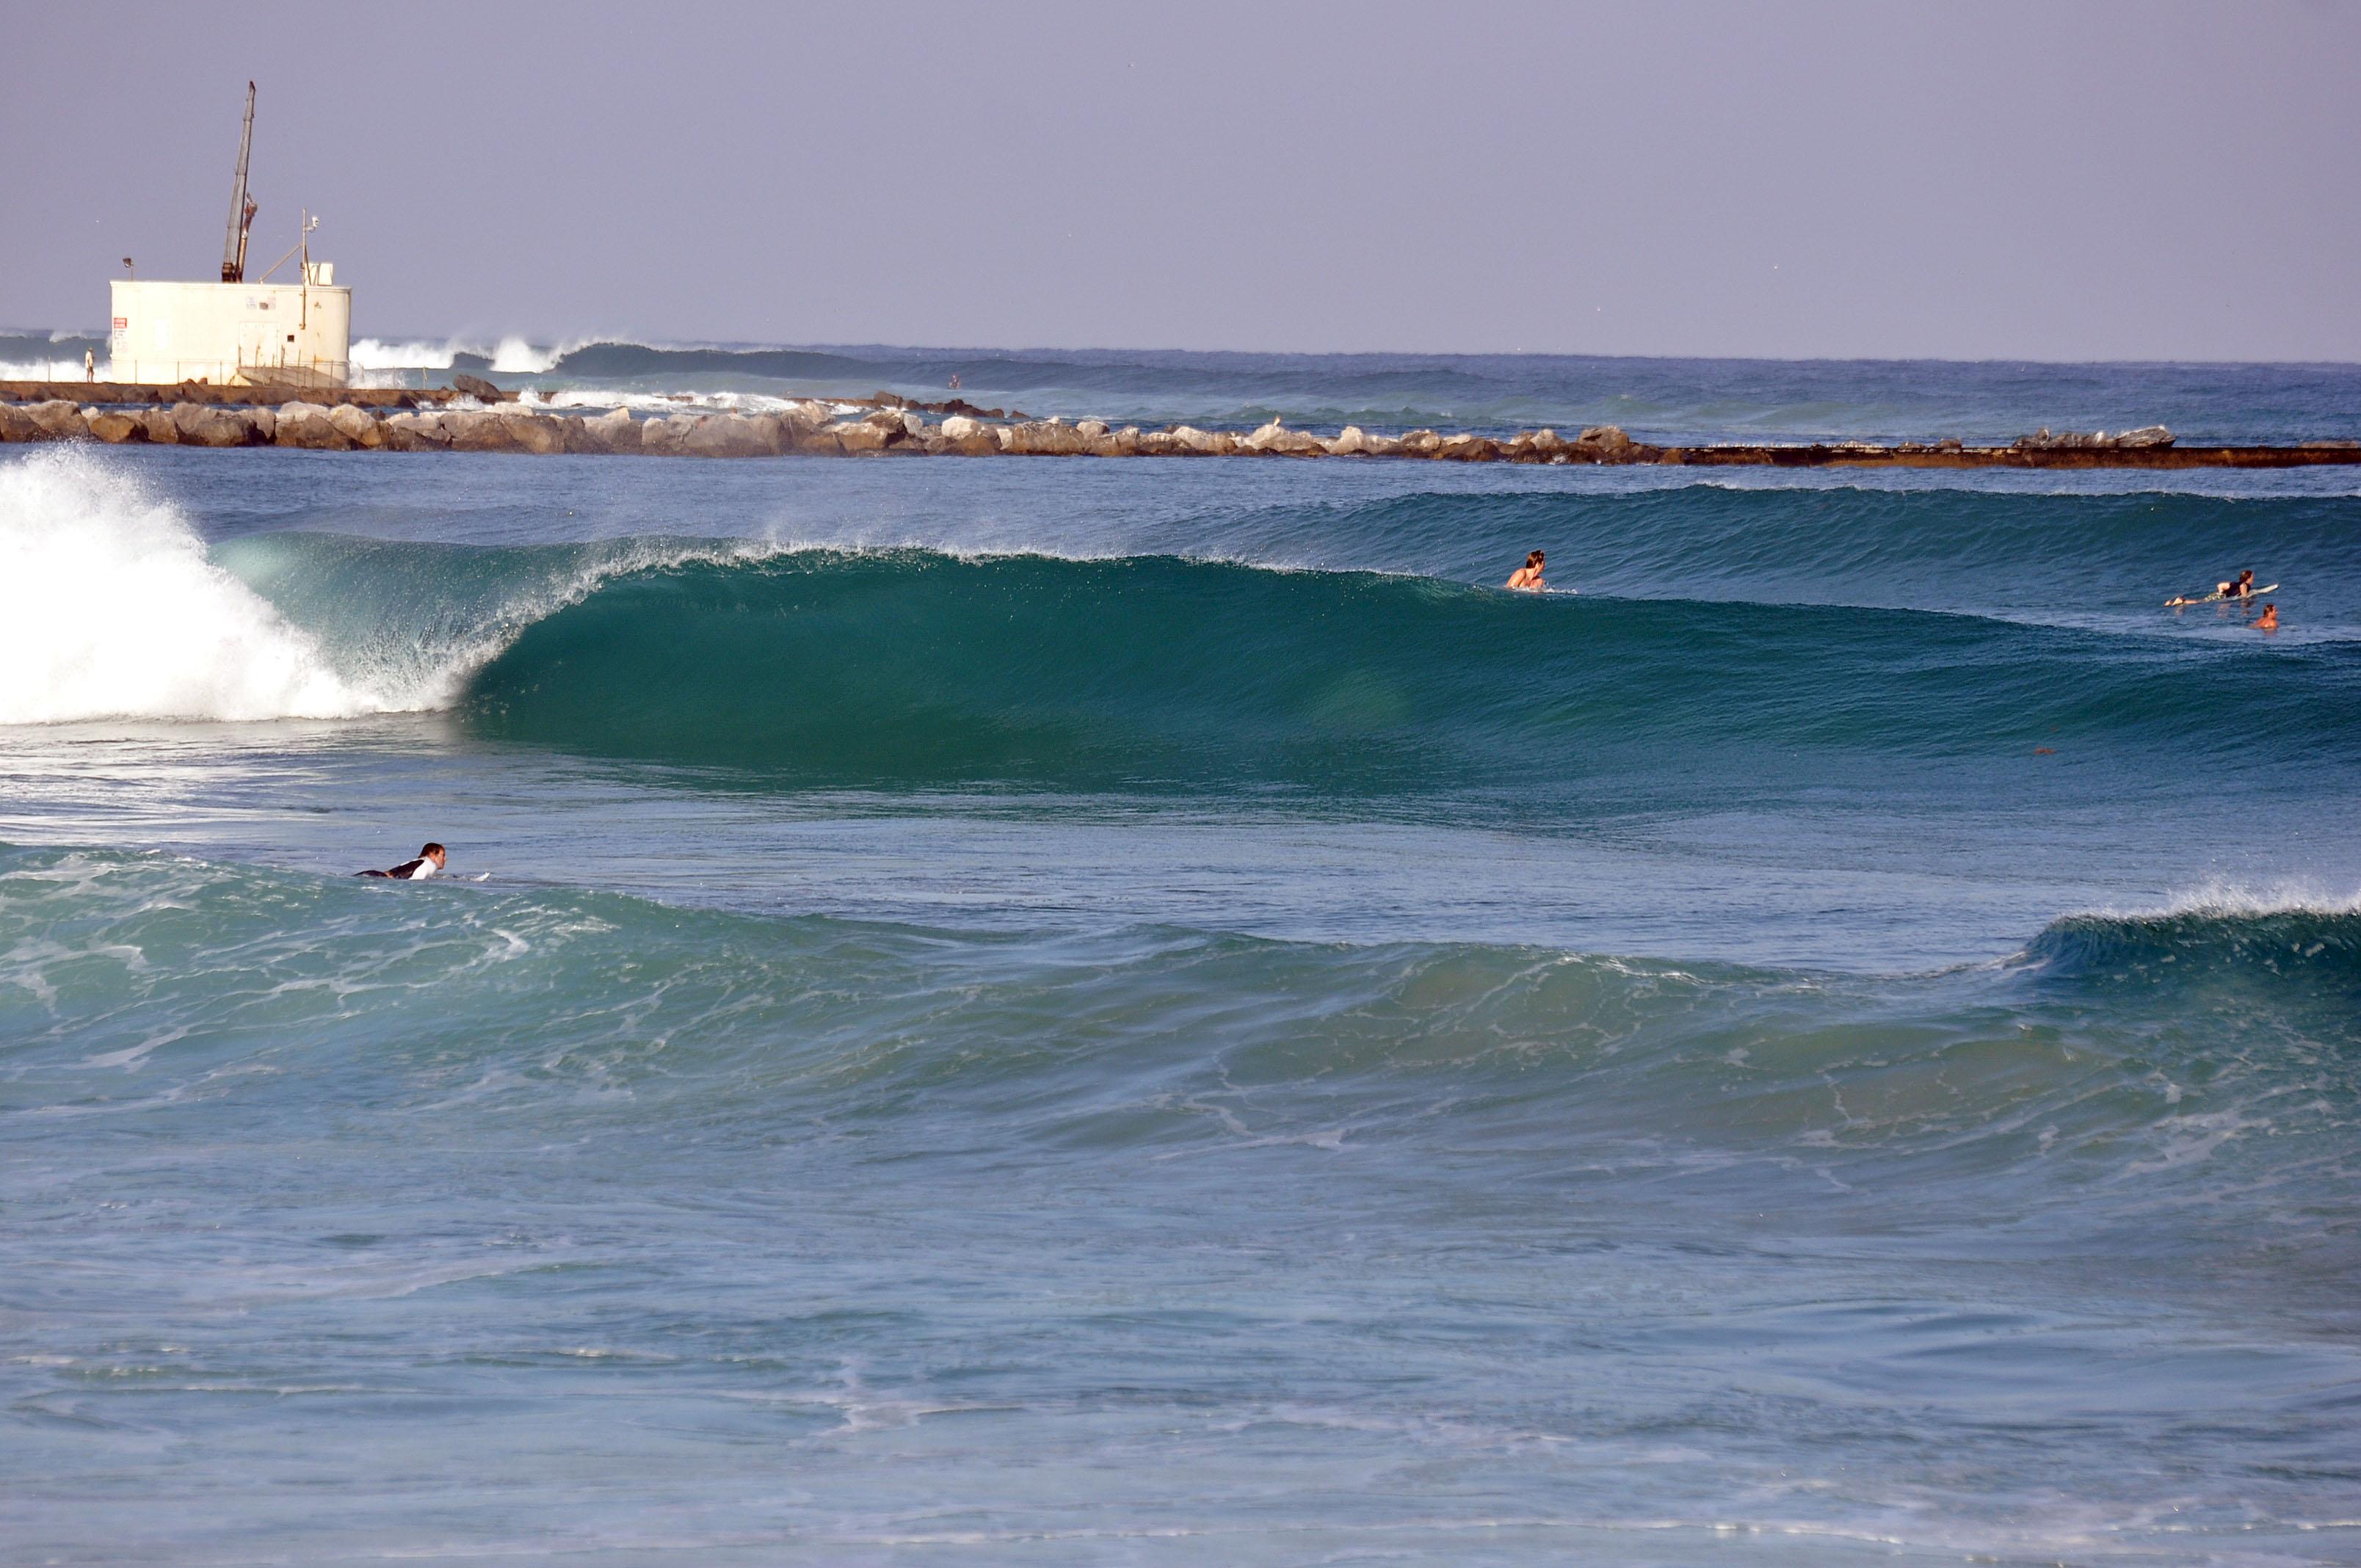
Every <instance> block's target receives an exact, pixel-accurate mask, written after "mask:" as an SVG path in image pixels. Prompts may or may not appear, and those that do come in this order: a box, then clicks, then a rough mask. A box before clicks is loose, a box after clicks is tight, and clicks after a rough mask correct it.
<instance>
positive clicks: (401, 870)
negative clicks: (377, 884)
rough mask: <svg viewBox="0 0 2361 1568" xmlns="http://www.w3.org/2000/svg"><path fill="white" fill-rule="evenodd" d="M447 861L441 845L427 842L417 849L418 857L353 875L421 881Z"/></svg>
mask: <svg viewBox="0 0 2361 1568" xmlns="http://www.w3.org/2000/svg"><path fill="white" fill-rule="evenodd" d="M449 862H450V857H449V856H448V855H447V854H445V852H444V849H443V846H442V845H440V844H429V845H427V846H426V848H424V849H423V850H419V851H418V858H417V859H416V860H414V861H402V862H401V864H400V865H398V866H395V867H392V868H391V869H390V870H387V871H381V872H354V873H353V875H355V876H373V877H382V878H384V879H385V880H387V881H389V882H423V881H425V880H426V879H427V878H428V877H431V876H433V875H434V873H435V872H439V871H441V870H442V869H443V868H444V867H445V865H447V864H448V863H449Z"/></svg>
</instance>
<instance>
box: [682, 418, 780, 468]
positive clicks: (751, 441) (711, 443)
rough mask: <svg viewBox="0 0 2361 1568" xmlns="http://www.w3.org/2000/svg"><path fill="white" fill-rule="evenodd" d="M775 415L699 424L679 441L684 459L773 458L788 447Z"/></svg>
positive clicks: (691, 428) (708, 421) (708, 419)
mask: <svg viewBox="0 0 2361 1568" xmlns="http://www.w3.org/2000/svg"><path fill="white" fill-rule="evenodd" d="M781 436H782V433H781V431H780V429H779V422H778V420H777V418H776V416H774V415H771V414H758V415H756V416H755V417H754V418H752V419H741V418H739V417H738V416H736V415H734V414H719V415H716V416H713V417H710V418H707V419H701V420H698V421H697V422H696V423H695V424H693V425H691V426H689V428H688V429H687V431H686V432H685V433H683V434H682V436H681V438H680V449H681V452H682V453H683V455H686V456H690V457H772V456H776V455H778V453H779V451H780V450H781V448H782V447H783V445H784V442H783V441H782V439H781Z"/></svg>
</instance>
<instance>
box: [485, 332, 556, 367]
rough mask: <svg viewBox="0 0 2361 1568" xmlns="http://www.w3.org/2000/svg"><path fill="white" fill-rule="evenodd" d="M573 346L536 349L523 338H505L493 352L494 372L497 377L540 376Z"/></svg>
mask: <svg viewBox="0 0 2361 1568" xmlns="http://www.w3.org/2000/svg"><path fill="white" fill-rule="evenodd" d="M570 346H572V345H566V344H561V345H558V346H557V347H555V348H535V347H534V346H533V345H532V344H530V343H527V342H526V341H525V340H524V339H522V338H521V337H504V338H502V339H500V346H499V347H498V348H495V349H493V350H492V371H493V374H495V375H500V374H507V375H511V376H538V375H540V374H541V373H542V372H543V371H544V370H546V369H548V368H549V367H551V366H553V365H555V364H556V363H557V362H558V361H559V360H560V359H562V358H564V357H565V356H566V349H567V348H568V347H570Z"/></svg>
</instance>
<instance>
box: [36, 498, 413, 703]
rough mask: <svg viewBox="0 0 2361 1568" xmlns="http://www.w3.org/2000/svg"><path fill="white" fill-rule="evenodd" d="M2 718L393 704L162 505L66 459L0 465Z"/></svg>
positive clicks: (166, 506)
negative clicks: (327, 654) (329, 657)
mask: <svg viewBox="0 0 2361 1568" xmlns="http://www.w3.org/2000/svg"><path fill="white" fill-rule="evenodd" d="M0 582H5V583H6V584H7V587H8V595H9V606H8V611H7V613H6V614H5V615H0V671H5V678H0V724H49V723H60V722H67V721H71V720H75V719H85V718H127V717H137V718H215V719H255V718H344V717H347V716H350V715H354V714H360V713H370V712H379V711H383V710H385V709H386V708H388V707H391V706H393V705H391V704H389V703H387V702H385V701H384V700H382V699H381V698H379V697H378V696H375V695H374V694H372V693H370V692H368V691H365V690H362V689H359V688H357V687H355V686H353V685H348V684H347V683H346V681H345V680H344V679H343V678H342V677H341V676H339V675H338V674H336V673H335V670H334V669H332V668H331V667H330V666H329V664H328V662H327V661H326V659H325V658H324V657H323V655H322V653H321V651H320V648H319V645H318V643H317V642H316V641H314V640H313V638H312V637H310V636H309V635H308V634H306V633H305V632H303V631H302V630H298V629H297V628H295V627H293V626H291V625H289V624H288V623H287V621H286V620H285V619H284V618H283V617H281V616H280V613H279V612H278V611H277V610H275V609H272V608H271V607H270V605H269V603H268V602H267V601H266V600H264V599H263V598H261V597H260V596H259V595H258V594H256V593H255V592H254V590H253V589H251V588H249V587H247V586H246V585H245V584H243V583H241V582H239V581H238V580H237V579H236V577H234V576H230V575H229V574H228V573H227V572H225V571H223V570H221V569H220V568H219V567H217V566H215V565H213V563H212V562H210V561H208V560H207V559H206V558H205V547H204V542H203V540H202V539H200V538H198V536H197V533H196V531H195V530H194V529H192V528H191V527H190V526H189V524H188V522H187V521H186V520H185V519H183V518H182V517H181V515H180V514H179V513H178V512H177V511H175V510H173V509H172V508H171V507H170V506H169V505H166V504H164V503H162V502H159V501H157V500H155V499H151V498H150V497H148V496H147V495H146V494H144V493H143V492H142V491H141V489H140V488H139V487H138V486H137V485H136V484H135V483H133V482H132V480H131V479H130V478H129V477H127V476H126V475H124V474H122V473H119V472H116V471H114V470H111V469H109V468H107V467H106V466H104V465H103V464H102V463H101V462H100V461H99V460H97V459H95V458H93V457H92V456H90V455H84V454H82V453H78V452H73V451H52V452H42V453H38V454H36V455H30V456H27V457H25V458H22V459H20V460H18V461H16V462H13V463H8V464H5V465H0Z"/></svg>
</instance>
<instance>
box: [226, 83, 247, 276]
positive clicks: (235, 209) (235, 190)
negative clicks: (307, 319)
mask: <svg viewBox="0 0 2361 1568" xmlns="http://www.w3.org/2000/svg"><path fill="white" fill-rule="evenodd" d="M253 148H254V83H253V82H247V84H246V129H245V130H243V131H241V132H239V133H238V138H237V183H236V185H234V186H232V187H231V188H230V195H229V237H228V238H227V239H226V240H225V241H224V242H223V243H222V281H223V282H225V283H243V282H245V281H246V230H247V225H249V224H251V223H253V222H254V203H252V202H251V201H248V200H247V194H246V158H247V153H248V152H250V151H252V150H253Z"/></svg>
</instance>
